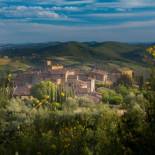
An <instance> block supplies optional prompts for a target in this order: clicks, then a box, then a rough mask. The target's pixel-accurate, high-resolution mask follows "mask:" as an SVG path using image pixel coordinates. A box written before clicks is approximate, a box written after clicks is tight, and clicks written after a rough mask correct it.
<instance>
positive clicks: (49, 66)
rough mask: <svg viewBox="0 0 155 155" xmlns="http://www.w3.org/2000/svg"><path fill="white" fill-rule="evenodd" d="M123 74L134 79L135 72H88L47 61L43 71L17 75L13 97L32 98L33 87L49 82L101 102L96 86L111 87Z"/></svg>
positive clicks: (32, 70)
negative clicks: (98, 84) (42, 82)
mask: <svg viewBox="0 0 155 155" xmlns="http://www.w3.org/2000/svg"><path fill="white" fill-rule="evenodd" d="M123 74H126V75H128V76H129V77H131V78H133V70H131V69H129V68H123V69H122V70H121V71H120V70H115V71H113V72H107V71H104V70H101V69H97V68H92V69H91V70H90V71H87V72H86V71H82V70H80V69H74V68H67V67H64V66H63V65H61V64H54V63H53V62H52V60H46V61H45V62H44V67H43V68H42V69H33V68H30V69H28V70H27V71H25V72H22V73H17V74H16V76H15V78H14V86H15V87H14V93H13V95H14V96H18V97H21V98H26V97H30V91H31V88H32V86H33V85H35V84H37V83H39V82H41V81H46V80H48V81H52V82H53V83H55V84H56V85H64V86H66V87H69V88H72V89H73V90H74V93H75V95H76V96H85V95H87V96H88V97H90V99H92V100H93V101H95V102H99V101H100V100H101V95H100V94H99V93H97V91H96V90H97V88H96V84H97V83H102V84H103V85H106V86H110V85H112V84H113V83H115V82H116V81H117V80H118V79H119V78H120V76H121V75H123Z"/></svg>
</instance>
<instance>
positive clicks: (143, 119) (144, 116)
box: [0, 75, 155, 155]
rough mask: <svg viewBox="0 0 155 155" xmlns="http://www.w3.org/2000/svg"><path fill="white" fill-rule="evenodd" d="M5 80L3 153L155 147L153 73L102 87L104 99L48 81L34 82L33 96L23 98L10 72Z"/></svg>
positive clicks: (114, 153) (144, 152)
mask: <svg viewBox="0 0 155 155" xmlns="http://www.w3.org/2000/svg"><path fill="white" fill-rule="evenodd" d="M3 82H4V79H3ZM7 83H8V84H5V85H1V88H0V96H1V97H0V154H2V155H14V154H18V155H36V154H37V155H51V154H52V155H79V154H80V155H103V154H104V155H120V154H122V155H124V154H125V155H152V154H153V153H154V148H155V143H154V142H155V119H154V118H155V98H154V95H155V76H154V75H152V76H151V78H150V79H149V80H148V81H147V83H146V84H145V85H144V86H143V87H142V88H141V89H139V88H135V87H133V86H130V85H124V84H123V83H122V82H121V83H120V84H118V85H117V86H115V88H114V89H113V90H108V89H107V90H102V91H101V92H102V93H103V98H102V102H101V103H100V104H96V103H93V102H92V101H91V100H90V99H89V98H87V97H79V98H77V97H75V96H74V95H73V94H72V93H71V92H72V91H71V92H70V91H67V90H66V89H65V88H64V87H63V88H62V87H61V88H56V86H55V85H54V84H53V83H52V82H49V81H44V82H41V83H39V84H37V85H35V86H34V87H33V88H32V92H31V93H32V96H33V98H29V99H26V100H21V99H20V98H14V97H12V95H11V91H10V88H11V87H12V84H11V80H10V79H8V78H7ZM55 94H57V95H56V96H55ZM66 94H68V95H67V96H66ZM56 98H59V99H60V98H61V99H60V100H55V99H56ZM113 105H118V107H119V108H113ZM122 111H123V113H120V112H122Z"/></svg>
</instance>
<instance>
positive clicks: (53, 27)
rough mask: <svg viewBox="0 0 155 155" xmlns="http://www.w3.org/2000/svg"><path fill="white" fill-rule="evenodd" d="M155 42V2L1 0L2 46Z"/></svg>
mask: <svg viewBox="0 0 155 155" xmlns="http://www.w3.org/2000/svg"><path fill="white" fill-rule="evenodd" d="M52 41H61V42H64V41H65V42H66V41H81V42H83V41H98V42H102V41H120V42H155V0H0V43H31V42H33V43H35V42H52Z"/></svg>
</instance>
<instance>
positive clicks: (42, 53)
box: [0, 42, 148, 66]
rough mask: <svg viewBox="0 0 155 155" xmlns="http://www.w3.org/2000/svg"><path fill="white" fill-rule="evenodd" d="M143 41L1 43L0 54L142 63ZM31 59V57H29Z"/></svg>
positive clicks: (65, 60)
mask: <svg viewBox="0 0 155 155" xmlns="http://www.w3.org/2000/svg"><path fill="white" fill-rule="evenodd" d="M147 46H148V45H147V44H128V43H120V42H103V43H98V42H83V43H81V42H63V43H62V42H52V43H38V44H21V45H11V44H9V45H3V46H2V45H1V47H0V55H1V57H3V56H9V58H20V57H25V59H26V61H27V62H28V61H29V62H30V61H31V63H32V64H33V62H32V60H31V58H32V56H33V55H35V56H37V57H40V58H41V59H44V58H53V59H56V60H59V61H61V62H62V63H64V64H69V65H71V64H101V63H102V64H104V65H106V64H109V63H110V64H111V63H112V64H115V65H120V66H121V65H128V64H134V65H145V64H144V63H143V57H144V54H145V51H146V48H147ZM33 61H34V60H33Z"/></svg>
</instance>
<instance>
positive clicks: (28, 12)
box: [0, 6, 67, 20]
mask: <svg viewBox="0 0 155 155" xmlns="http://www.w3.org/2000/svg"><path fill="white" fill-rule="evenodd" d="M0 14H2V15H3V16H5V17H7V18H49V19H57V20H58V19H61V20H62V19H67V16H65V15H61V14H58V13H56V12H55V11H53V10H50V9H46V8H43V7H41V6H29V7H27V6H10V7H2V8H1V10H0Z"/></svg>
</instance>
